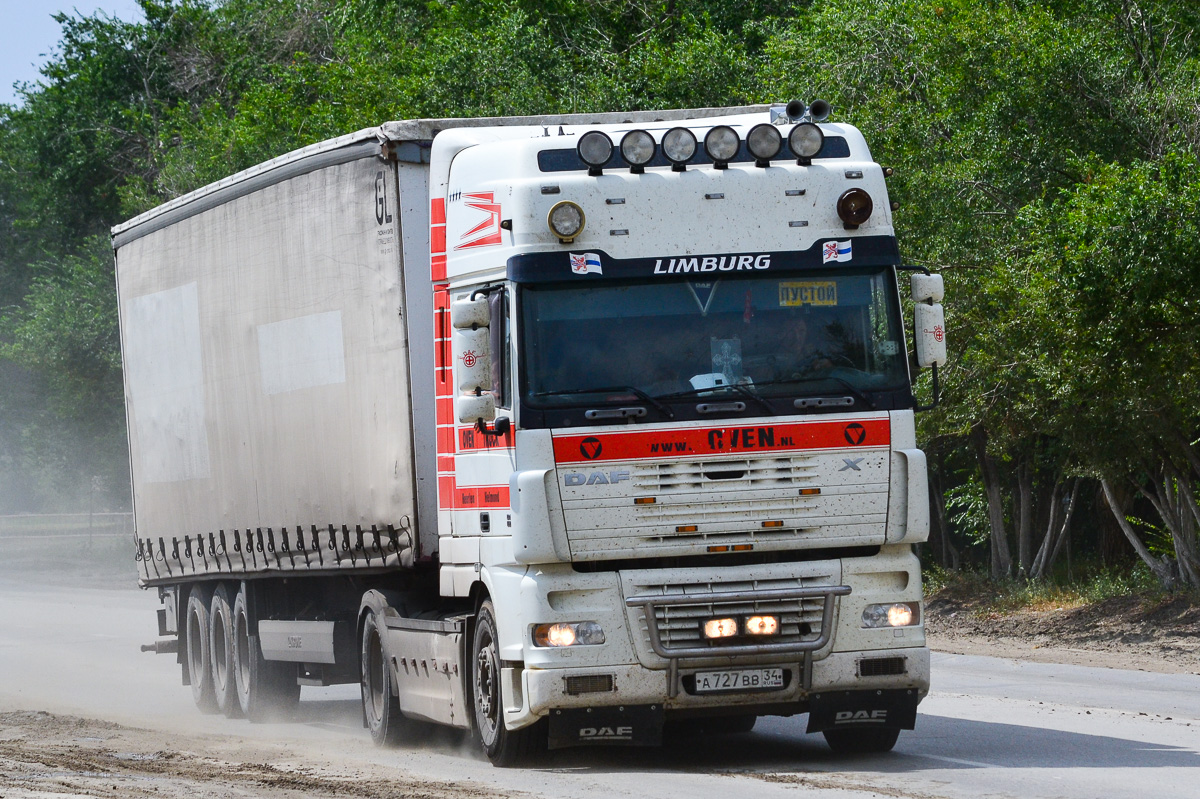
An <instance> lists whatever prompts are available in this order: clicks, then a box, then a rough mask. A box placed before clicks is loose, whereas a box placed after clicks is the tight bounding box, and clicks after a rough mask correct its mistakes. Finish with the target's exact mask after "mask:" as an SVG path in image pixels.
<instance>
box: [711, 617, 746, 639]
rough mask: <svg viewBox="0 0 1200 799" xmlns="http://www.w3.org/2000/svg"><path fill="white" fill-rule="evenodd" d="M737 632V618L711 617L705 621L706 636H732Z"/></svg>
mask: <svg viewBox="0 0 1200 799" xmlns="http://www.w3.org/2000/svg"><path fill="white" fill-rule="evenodd" d="M737 634H738V623H737V619H709V620H708V621H706V622H704V637H705V638H708V639H713V638H732V637H733V636H735V635H737Z"/></svg>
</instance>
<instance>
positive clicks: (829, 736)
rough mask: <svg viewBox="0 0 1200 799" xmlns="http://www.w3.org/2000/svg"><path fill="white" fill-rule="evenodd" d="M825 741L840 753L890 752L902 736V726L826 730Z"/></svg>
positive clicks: (823, 733)
mask: <svg viewBox="0 0 1200 799" xmlns="http://www.w3.org/2000/svg"><path fill="white" fill-rule="evenodd" d="M821 734H822V735H824V736H825V743H827V744H829V748H830V749H832V750H833V751H835V752H837V753H838V754H839V755H862V754H870V753H880V752H890V751H892V747H893V746H895V745H896V739H897V738H899V737H900V728H899V727H893V728H890V729H888V728H885V729H882V730H878V729H876V730H825V731H824V732H822V733H821Z"/></svg>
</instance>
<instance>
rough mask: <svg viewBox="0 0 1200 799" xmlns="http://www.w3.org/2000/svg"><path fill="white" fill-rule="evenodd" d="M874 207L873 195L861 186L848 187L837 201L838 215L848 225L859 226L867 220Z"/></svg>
mask: <svg viewBox="0 0 1200 799" xmlns="http://www.w3.org/2000/svg"><path fill="white" fill-rule="evenodd" d="M874 208H875V203H873V202H872V201H871V195H869V194H867V193H866V192H865V191H863V190H862V189H859V188H854V189H847V190H846V191H844V192H842V196H841V197H838V201H837V213H838V216H839V217H841V218H842V221H843V222H845V223H846V227H858V226H859V225H861V224H862V223H864V222H866V221H867V219H869V218H870V216H871V211H872V210H874Z"/></svg>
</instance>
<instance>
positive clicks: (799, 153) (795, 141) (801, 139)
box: [788, 122, 825, 166]
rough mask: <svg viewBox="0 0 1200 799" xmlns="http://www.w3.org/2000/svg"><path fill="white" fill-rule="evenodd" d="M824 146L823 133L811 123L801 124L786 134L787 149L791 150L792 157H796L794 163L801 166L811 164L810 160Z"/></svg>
mask: <svg viewBox="0 0 1200 799" xmlns="http://www.w3.org/2000/svg"><path fill="white" fill-rule="evenodd" d="M824 146H825V134H824V132H822V130H821V129H820V128H819V127H817V126H816V125H814V124H813V123H811V122H801V123H800V124H799V125H797V126H796V127H794V128H792V132H791V133H789V134H788V147H790V148H791V150H792V155H794V156H796V163H797V164H800V165H802V166H807V165H808V164H810V163H812V159H813V158H814V157H816V155H817V153H819V152H821V148H822V147H824Z"/></svg>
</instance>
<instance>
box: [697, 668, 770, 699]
mask: <svg viewBox="0 0 1200 799" xmlns="http://www.w3.org/2000/svg"><path fill="white" fill-rule="evenodd" d="M782 687H783V669H741V670H738V671H701V672H698V673H697V674H696V693H698V694H710V693H715V692H718V691H771V690H775V689H778V688H782Z"/></svg>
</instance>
